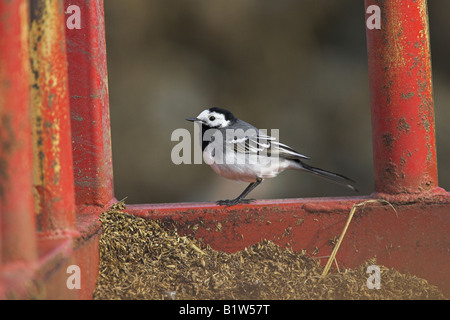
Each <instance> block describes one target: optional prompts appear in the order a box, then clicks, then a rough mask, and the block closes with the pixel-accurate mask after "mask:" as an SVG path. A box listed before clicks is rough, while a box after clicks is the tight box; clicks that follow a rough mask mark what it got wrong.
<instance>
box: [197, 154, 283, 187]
mask: <svg viewBox="0 0 450 320" xmlns="http://www.w3.org/2000/svg"><path fill="white" fill-rule="evenodd" d="M203 159H204V160H205V162H206V163H207V164H209V165H210V166H211V168H212V169H213V170H214V172H215V173H217V174H218V175H221V176H222V177H225V178H227V179H231V180H237V181H244V182H255V181H256V180H258V179H268V178H274V177H276V176H277V175H278V174H279V173H280V172H282V171H284V170H285V169H286V168H288V167H289V165H290V161H289V160H286V159H280V158H267V157H264V158H261V157H257V156H254V157H252V158H249V157H248V155H247V156H245V155H243V154H239V153H238V154H236V153H234V152H226V153H225V157H223V160H222V161H219V160H220V159H221V158H219V157H214V156H212V154H211V153H210V152H204V153H203Z"/></svg>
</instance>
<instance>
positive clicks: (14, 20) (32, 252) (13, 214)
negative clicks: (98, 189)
mask: <svg viewBox="0 0 450 320" xmlns="http://www.w3.org/2000/svg"><path fill="white" fill-rule="evenodd" d="M28 17H29V9H28V1H26V0H20V1H0V269H1V265H2V264H3V266H4V267H6V266H7V265H8V264H10V265H11V264H16V265H17V263H31V262H33V261H35V259H36V257H37V254H36V237H35V232H34V231H35V216H34V203H33V188H32V160H31V159H32V151H31V148H32V147H31V136H30V132H31V125H30V119H31V117H30V101H29V98H30V95H29V87H30V77H29V66H30V64H29V55H28V25H29V23H28ZM0 278H1V277H0ZM0 291H1V289H0Z"/></svg>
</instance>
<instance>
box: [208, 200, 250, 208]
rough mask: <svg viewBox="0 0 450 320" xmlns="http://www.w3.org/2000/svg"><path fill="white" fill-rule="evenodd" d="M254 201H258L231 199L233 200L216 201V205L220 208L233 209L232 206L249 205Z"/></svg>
mask: <svg viewBox="0 0 450 320" xmlns="http://www.w3.org/2000/svg"><path fill="white" fill-rule="evenodd" d="M253 201H256V200H255V199H239V198H236V199H231V200H219V201H216V204H217V205H218V206H227V207H231V206H235V205H237V204H240V203H243V204H249V203H251V202H253Z"/></svg>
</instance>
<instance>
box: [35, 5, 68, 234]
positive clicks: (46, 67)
mask: <svg viewBox="0 0 450 320" xmlns="http://www.w3.org/2000/svg"><path fill="white" fill-rule="evenodd" d="M30 6H31V7H30V21H31V23H30V57H31V72H32V90H31V101H32V125H33V128H32V130H33V140H34V185H35V190H36V192H35V196H36V203H37V205H36V214H37V228H38V231H40V232H47V233H50V234H51V233H53V232H56V231H57V232H62V231H64V230H70V229H73V228H74V227H75V205H74V203H75V196H74V186H73V184H74V183H73V169H72V148H71V141H72V140H71V135H70V111H69V96H68V94H69V93H68V77H67V61H66V49H65V46H64V43H65V31H64V26H65V21H64V16H63V14H62V13H63V11H64V10H63V7H62V3H61V2H60V1H51V2H48V1H41V0H38V1H31V2H30Z"/></svg>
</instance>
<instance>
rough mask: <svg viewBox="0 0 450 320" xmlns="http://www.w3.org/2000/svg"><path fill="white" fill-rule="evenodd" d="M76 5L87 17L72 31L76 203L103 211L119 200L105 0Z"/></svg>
mask: <svg viewBox="0 0 450 320" xmlns="http://www.w3.org/2000/svg"><path fill="white" fill-rule="evenodd" d="M70 5H75V6H77V7H79V8H80V16H81V29H69V28H66V37H67V59H68V64H69V84H70V108H71V122H72V142H73V158H74V174H75V191H76V203H77V205H78V207H80V206H85V205H97V206H100V207H103V206H105V205H106V204H108V203H109V202H110V201H111V200H112V199H113V198H114V192H113V175H112V156H111V135H110V121H109V98H108V76H107V63H106V43H105V22H104V9H103V1H101V0H95V1H94V0H75V1H72V0H70V1H69V0H66V1H65V6H66V7H69V6H70ZM69 14H70V13H69Z"/></svg>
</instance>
